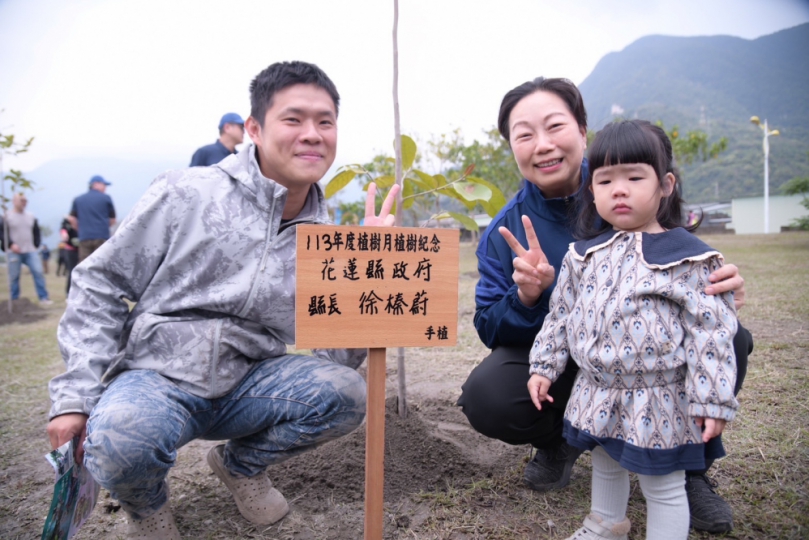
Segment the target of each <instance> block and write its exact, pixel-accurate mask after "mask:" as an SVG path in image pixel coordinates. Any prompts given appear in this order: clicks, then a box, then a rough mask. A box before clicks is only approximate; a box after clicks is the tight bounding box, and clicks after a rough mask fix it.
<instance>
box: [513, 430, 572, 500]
mask: <svg viewBox="0 0 809 540" xmlns="http://www.w3.org/2000/svg"><path fill="white" fill-rule="evenodd" d="M582 452H583V450H580V449H579V448H576V447H575V446H570V445H569V444H567V443H566V442H563V443H562V444H561V445H560V446H557V447H555V448H538V449H537V453H536V454H534V458H533V459H532V460H531V461H529V462H528V464H527V465H526V466H525V475H524V477H523V482H524V483H525V485H526V486H528V487H529V488H531V489H533V490H534V491H552V490H554V489H562V488H563V487H565V486H566V485H567V484H568V483H569V482H570V473H571V472H573V464H574V463H576V460H577V459H579V456H580V455H581V453H582Z"/></svg>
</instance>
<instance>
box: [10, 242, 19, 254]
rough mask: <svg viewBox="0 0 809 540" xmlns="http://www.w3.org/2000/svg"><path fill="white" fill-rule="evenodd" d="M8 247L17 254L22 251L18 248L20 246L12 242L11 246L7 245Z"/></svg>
mask: <svg viewBox="0 0 809 540" xmlns="http://www.w3.org/2000/svg"><path fill="white" fill-rule="evenodd" d="M9 247H10V249H11V252H12V253H16V254H17V255H19V254H20V253H22V251H21V250H20V246H18V245H17V244H14V243H12V244H11V246H9Z"/></svg>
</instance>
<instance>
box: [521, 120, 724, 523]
mask: <svg viewBox="0 0 809 540" xmlns="http://www.w3.org/2000/svg"><path fill="white" fill-rule="evenodd" d="M589 163H590V171H591V174H590V177H589V178H588V179H587V180H586V181H585V185H584V190H586V193H587V195H588V197H587V201H586V206H585V208H584V209H583V211H582V213H581V215H580V217H579V222H578V229H579V232H580V236H582V237H585V238H589V239H587V240H581V241H578V242H575V243H573V244H571V246H570V249H569V251H568V253H567V255H566V256H565V259H564V261H563V262H562V266H561V269H560V272H559V279H558V282H557V285H556V288H555V289H554V291H553V295H552V296H551V300H550V315H548V317H547V318H546V320H545V323H544V325H543V327H542V330H541V331H540V332H539V334H538V335H537V338H536V341H535V342H534V346H533V348H532V350H531V357H530V360H531V369H530V371H531V374H532V375H531V378H530V380H529V382H528V390H529V392H530V394H531V399H532V400H533V402H534V404H535V405H536V407H537V408H538V409H542V402H543V401H549V402H552V401H553V398H552V397H551V396H549V395H548V389H549V388H550V386H551V384H552V382H553V381H554V380H556V378H557V377H559V375H561V374H562V373H563V372H564V370H565V365H566V363H567V361H568V359H569V358H570V357H572V358H573V360H574V361H575V362H576V364H578V366H579V368H580V369H579V372H578V375H577V378H576V381H575V383H574V388H573V392H572V394H571V396H570V401H569V402H568V405H567V409H566V411H565V421H564V436H565V438H566V439H567V442H568V444H570V445H572V446H575V447H577V448H581V449H585V450H591V451H592V458H593V483H592V505H591V512H590V515H589V516H588V517H587V518H586V519H585V520H584V526H583V527H582V528H581V529H579V530H578V531H577V532H576V533H575V534H574V535H573V536H572V537H571V538H575V539H579V538H582V539H584V538H592V539H598V538H609V539H620V538H623V539H625V538H627V533H628V532H629V520H628V519H626V508H627V501H628V498H629V472H628V471H633V472H636V473H638V476H639V480H640V486H641V489H642V490H643V494H644V496H645V498H646V502H647V507H648V517H647V533H646V538H647V539H661V538H677V539H683V538H687V536H688V526H689V511H688V500H687V498H686V492H685V473H684V471H685V470H697V469H702V468H704V467H705V460H706V459H714V458H718V457H721V456H723V455H724V449H723V448H722V443H721V439H719V438H714V437H717V436H718V435H719V434H720V433H722V429H723V428H724V426H725V423H726V422H729V421H731V420H732V419H733V416H734V414H735V411H736V409H737V407H738V402H737V401H736V399H735V398H734V396H733V388H734V383H735V380H736V373H735V365H736V364H735V360H734V357H733V347H732V340H733V336H734V334H735V332H736V328H737V321H736V312H735V309H734V306H733V297H732V296H731V293H726V294H724V295H721V296H709V295H706V294H705V293H704V292H703V290H704V288H705V287H706V285H707V284H708V281H707V278H708V276H709V275H710V274H711V272H713V271H715V270H716V269H717V268H718V267H720V266H722V255H721V254H720V253H718V252H717V251H715V250H713V249H711V248H710V247H709V246H707V245H705V244H704V243H703V242H702V241H700V240H699V239H697V238H696V237H695V236H693V235H692V234H690V232H688V230H686V229H684V228H682V227H681V223H682V216H681V210H680V207H681V203H682V200H681V198H680V189H679V185H677V177H676V175H675V172H674V169H673V165H672V150H671V142H670V141H669V140H668V137H666V134H665V133H664V132H663V130H662V129H660V128H659V127H656V126H653V125H652V124H650V123H649V122H645V121H640V120H631V121H624V122H620V123H616V124H610V125H609V126H607V127H605V128H604V129H603V130H601V131H600V132H599V133H598V135H597V136H596V138H595V141H594V142H593V145H592V148H591V149H590V152H589ZM689 230H690V229H689ZM706 445H707V448H706Z"/></svg>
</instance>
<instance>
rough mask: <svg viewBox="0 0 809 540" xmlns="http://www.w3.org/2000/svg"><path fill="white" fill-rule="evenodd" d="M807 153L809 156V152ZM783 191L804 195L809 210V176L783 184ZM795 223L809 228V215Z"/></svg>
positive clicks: (806, 228) (796, 178)
mask: <svg viewBox="0 0 809 540" xmlns="http://www.w3.org/2000/svg"><path fill="white" fill-rule="evenodd" d="M806 155H807V157H809V152H807V154H806ZM781 191H782V192H783V193H784V194H785V195H803V200H802V201H801V204H802V205H803V207H804V208H806V209H807V210H809V176H796V177H795V178H793V179H792V180H789V181H788V182H787V183H786V184H784V185H783V186H781ZM793 223H794V224H795V226H796V227H798V228H799V229H801V230H804V231H806V230H809V216H803V217H799V218H798V219H796V220H794V221H793Z"/></svg>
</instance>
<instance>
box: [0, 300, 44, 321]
mask: <svg viewBox="0 0 809 540" xmlns="http://www.w3.org/2000/svg"><path fill="white" fill-rule="evenodd" d="M47 316H48V310H46V309H44V308H42V307H40V306H38V305H37V304H34V303H33V302H31V301H30V300H29V299H27V298H18V299H17V300H12V302H11V313H9V312H8V300H3V301H2V302H0V326H3V325H6V324H11V323H20V324H28V323H32V322H36V321H40V320H42V319H44V318H45V317H47Z"/></svg>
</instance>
